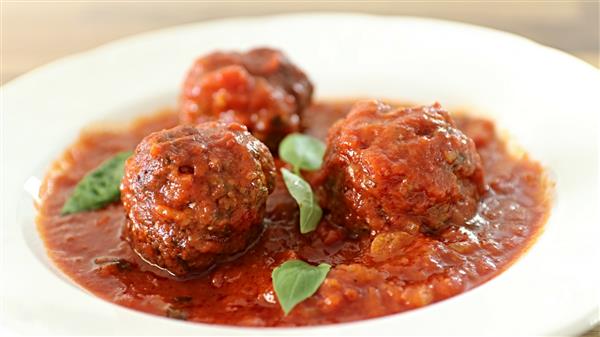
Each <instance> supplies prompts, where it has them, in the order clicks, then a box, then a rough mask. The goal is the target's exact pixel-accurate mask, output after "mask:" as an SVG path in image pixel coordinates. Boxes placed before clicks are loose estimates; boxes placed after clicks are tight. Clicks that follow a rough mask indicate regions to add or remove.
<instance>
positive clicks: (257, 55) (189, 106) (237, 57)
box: [180, 48, 313, 150]
mask: <svg viewBox="0 0 600 337" xmlns="http://www.w3.org/2000/svg"><path fill="white" fill-rule="evenodd" d="M312 92H313V86H312V84H311V83H310V81H309V80H308V78H307V77H306V75H305V74H304V73H303V72H302V70H300V69H299V68H298V67H296V66H295V65H293V64H292V63H291V62H290V61H289V60H288V59H287V58H286V57H285V56H284V55H283V54H282V53H281V52H280V51H277V50H273V49H268V48H260V49H254V50H251V51H249V52H247V53H234V52H231V53H224V52H216V53H212V54H209V55H206V56H204V57H201V58H199V59H198V60H197V61H196V62H195V63H194V65H193V66H192V69H191V70H190V71H189V73H188V75H187V78H186V80H185V82H184V85H183V91H182V94H181V111H180V116H181V120H182V122H184V123H198V122H204V121H209V120H216V119H221V120H224V121H235V122H238V123H240V124H243V125H246V126H247V127H248V129H249V130H250V132H252V134H253V135H254V136H255V137H256V138H258V139H259V140H261V141H263V142H264V143H265V144H267V146H269V148H271V149H273V150H275V149H276V148H277V145H278V144H279V141H280V140H281V139H282V138H283V137H285V135H287V134H289V133H292V132H296V131H299V129H300V113H301V112H302V110H304V108H306V107H307V106H308V105H309V104H310V102H311V96H312Z"/></svg>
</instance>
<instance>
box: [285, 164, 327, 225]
mask: <svg viewBox="0 0 600 337" xmlns="http://www.w3.org/2000/svg"><path fill="white" fill-rule="evenodd" d="M281 174H282V175H283V182H284V183H285V186H286V187H287V189H288V191H289V192H290V194H291V195H292V197H293V198H294V200H296V203H298V207H300V233H302V234H306V233H308V232H312V231H314V230H315V228H317V225H318V224H319V221H321V216H323V210H322V209H321V207H320V206H319V203H318V202H317V199H316V198H315V195H314V193H313V191H312V188H311V187H310V185H309V184H308V183H307V182H306V181H305V180H304V179H302V177H300V176H298V175H296V174H294V173H292V172H290V171H289V170H287V169H284V168H282V169H281Z"/></svg>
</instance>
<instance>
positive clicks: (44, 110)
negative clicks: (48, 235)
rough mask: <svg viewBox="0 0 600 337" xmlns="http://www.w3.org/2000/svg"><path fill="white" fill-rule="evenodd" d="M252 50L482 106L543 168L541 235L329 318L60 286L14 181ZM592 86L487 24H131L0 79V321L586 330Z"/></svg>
mask: <svg viewBox="0 0 600 337" xmlns="http://www.w3.org/2000/svg"><path fill="white" fill-rule="evenodd" d="M57 43H58V42H57ZM261 45H267V46H273V47H277V48H281V49H283V50H285V52H286V53H288V54H289V55H290V57H291V58H292V60H294V61H295V62H297V63H299V65H300V66H301V67H302V68H304V69H305V70H306V71H307V72H308V73H309V75H310V77H311V78H312V80H313V81H314V83H316V86H317V96H318V97H321V98H322V97H355V96H361V97H365V96H369V97H384V98H392V99H398V100H409V101H411V102H417V103H432V102H434V101H436V100H437V101H440V102H441V103H442V104H443V105H445V106H446V107H449V108H450V110H453V109H457V108H465V107H466V108H467V109H468V110H470V111H472V112H474V113H483V114H486V115H489V116H491V117H492V118H494V119H495V120H496V121H497V122H498V123H499V125H500V127H501V128H503V129H505V130H507V131H508V132H509V133H510V134H511V135H512V136H513V137H514V139H516V140H517V142H518V143H520V144H521V145H522V146H523V147H524V148H525V149H526V150H528V151H529V153H530V154H531V155H532V156H533V157H534V158H536V159H538V160H540V161H541V162H542V163H544V165H546V166H547V167H548V168H549V169H550V170H551V171H552V172H553V174H554V176H555V179H556V181H557V188H556V196H557V198H556V202H555V207H554V209H553V210H552V213H551V216H550V219H549V221H548V223H547V225H546V228H545V232H544V233H543V234H542V235H541V237H540V238H539V239H538V241H537V242H536V243H535V244H534V245H533V246H532V248H531V249H530V250H529V251H528V252H527V253H526V254H525V255H524V256H523V257H522V258H521V259H519V260H518V261H517V263H516V264H514V265H513V266H512V267H510V268H509V269H508V270H507V271H506V272H504V273H502V274H501V275H499V276H498V277H496V278H494V279H493V280H491V281H489V282H488V283H486V284H484V285H482V286H480V287H478V288H476V289H474V290H472V291H469V292H467V293H465V294H462V295H459V296H456V297H453V298H451V299H449V300H446V301H443V302H440V303H437V304H434V305H430V306H427V307H425V308H422V309H418V310H414V311H410V312H406V313H401V314H398V315H392V316H386V317H382V318H378V319H372V320H366V321H360V322H354V323H347V324H338V325H330V326H319V327H309V328H296V329H250V328H232V327H224V326H216V325H205V324H195V323H186V322H181V321H177V320H171V319H166V318H160V317H157V316H152V315H147V314H144V313H141V312H137V311H133V310H129V309H126V308H123V307H119V306H117V305H114V304H112V303H108V302H106V301H103V300H100V299H99V298H96V297H94V296H93V295H90V294H88V293H86V292H84V291H81V289H80V288H78V287H73V286H72V285H73V283H72V282H71V281H69V280H68V279H67V278H66V277H63V276H62V275H61V273H60V272H57V271H56V270H55V269H54V267H53V266H52V265H51V263H50V262H49V261H48V258H47V257H46V254H45V252H44V248H43V245H42V243H41V240H40V239H39V236H38V234H37V231H36V229H35V224H34V217H35V210H34V208H33V207H32V205H31V198H30V197H29V196H27V195H26V194H25V193H24V192H22V191H23V184H24V182H25V181H26V180H27V179H28V177H33V179H32V180H29V183H28V184H27V188H28V189H29V190H30V191H31V190H33V192H34V193H35V191H36V180H35V179H36V178H37V179H39V178H41V177H42V175H43V172H44V169H45V168H47V167H48V165H49V163H50V161H51V160H52V158H54V157H56V155H57V154H58V153H60V152H61V151H62V149H63V148H64V147H65V146H66V145H67V144H68V143H69V142H71V141H73V140H74V139H75V137H76V135H77V133H78V132H79V130H80V128H81V127H83V126H85V125H86V124H89V123H91V122H93V121H97V120H102V119H106V118H107V117H110V118H113V119H114V118H115V117H117V118H120V119H128V118H131V117H132V116H135V115H139V114H142V113H149V112H152V111H154V110H156V109H157V108H160V107H163V106H165V105H174V104H175V99H176V94H177V91H178V90H179V87H180V83H181V81H182V79H183V76H184V73H185V71H186V69H187V68H188V67H189V66H190V65H191V63H192V61H193V59H194V58H195V57H196V56H198V55H200V54H203V53H205V52H208V51H212V50H214V49H247V48H250V47H254V46H261ZM599 93H600V75H599V72H598V71H597V70H596V69H594V68H593V67H591V66H589V65H587V64H585V63H583V62H581V61H579V60H577V59H575V58H573V57H571V56H569V55H567V54H564V53H562V52H559V51H557V50H553V49H550V48H547V47H544V46H541V45H538V44H536V43H533V42H531V41H529V40H526V39H523V38H521V37H517V36H514V35H510V34H507V33H503V32H498V31H494V30H490V29H485V28H480V27H475V26H470V25H465V24H458V23H451V22H444V21H437V20H430V19H419V18H407V17H385V18H384V17H374V16H363V15H347V14H339V15H337V14H336V15H333V14H306V15H292V16H276V17H261V18H252V19H233V20H223V21H214V22H208V23H201V24H192V25H187V26H181V27H175V28H171V29H166V30H161V31H157V32H152V33H148V34H142V35H139V36H136V37H132V38H127V39H124V40H120V41H117V42H114V43H110V44H108V45H106V46H103V47H100V48H97V49H94V50H92V51H89V52H86V53H83V54H79V55H75V56H71V57H68V58H65V59H62V60H59V61H57V62H54V63H51V64H49V65H47V66H44V67H42V68H40V69H37V70H35V71H33V72H31V73H29V74H27V75H24V76H22V77H20V78H18V79H16V80H14V81H12V82H10V83H8V84H6V85H5V86H4V87H3V88H2V94H3V100H2V113H3V115H4V116H3V117H4V121H3V123H2V129H3V144H4V153H3V157H2V167H3V170H4V172H3V173H4V174H3V181H2V186H3V191H2V204H3V210H2V226H0V228H1V230H2V253H3V255H2V275H1V280H2V309H3V310H2V314H1V316H0V319H1V324H2V325H3V326H4V328H5V329H7V330H9V331H16V332H21V333H34V334H39V333H51V334H73V333H74V334H196V335H208V334H215V335H223V334H227V335H231V334H236V335H237V334H249V335H272V334H284V333H285V334H298V335H328V336H332V335H340V336H347V335H360V334H373V333H376V334H378V335H384V334H409V335H487V334H509V335H513V334H519V335H547V334H551V335H558V334H560V335H562V334H575V333H579V332H582V331H585V330H586V329H589V328H590V327H591V326H592V325H593V324H595V323H596V322H597V321H598V284H600V280H599V275H598V265H597V261H598V257H599V256H598V248H597V247H598V246H599V244H598V240H599V238H600V233H599V232H600V231H599V227H598V212H597V204H598V191H597V186H598V184H597V183H598V179H597V174H596V173H597V158H598V157H597V142H596V135H597V131H598V128H597V127H598V124H597V122H598V121H597V115H598V112H599V111H598V97H599ZM18 201H20V206H19V209H17V204H18ZM16 213H17V221H15V214H16ZM44 266H46V267H47V268H46V267H44ZM57 276H58V277H57ZM65 281H66V282H65Z"/></svg>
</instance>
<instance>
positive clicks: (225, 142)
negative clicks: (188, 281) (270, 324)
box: [121, 122, 275, 276]
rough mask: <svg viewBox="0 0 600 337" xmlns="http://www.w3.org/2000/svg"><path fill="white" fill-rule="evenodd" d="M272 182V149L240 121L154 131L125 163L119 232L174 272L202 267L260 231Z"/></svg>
mask: <svg viewBox="0 0 600 337" xmlns="http://www.w3.org/2000/svg"><path fill="white" fill-rule="evenodd" d="M274 184H275V164H274V162H273V157H272V156H271V153H270V152H269V150H268V149H267V147H266V146H265V145H264V144H262V143H261V142H260V141H258V140H257V139H256V138H254V137H253V136H252V135H251V134H250V133H249V132H248V131H247V129H246V127H244V126H243V125H240V124H236V123H232V124H222V123H220V122H209V123H204V124H200V125H198V126H195V127H193V126H178V127H175V128H173V129H169V130H163V131H159V132H155V133H152V134H150V135H149V136H147V137H146V138H144V139H143V140H142V142H141V143H140V144H139V145H138V146H137V148H136V150H135V153H134V155H133V156H132V157H131V158H130V159H129V160H128V161H127V163H126V166H125V177H124V178H123V181H122V184H121V199H122V201H123V205H124V207H125V211H126V213H127V224H126V227H125V230H124V232H123V236H124V238H125V239H126V240H127V241H128V242H129V244H130V245H131V247H132V248H133V249H134V250H135V251H136V252H137V253H138V254H140V255H141V256H142V257H143V258H144V259H145V260H147V261H149V262H151V263H153V264H155V265H157V266H159V267H162V268H164V269H166V270H168V271H169V272H171V273H172V274H175V275H177V276H184V275H187V274H190V273H194V272H199V271H202V270H204V269H206V268H208V267H210V266H211V265H212V264H214V263H215V262H218V261H219V260H222V259H226V258H228V257H230V256H232V255H233V254H235V253H238V252H241V251H243V250H244V249H245V248H246V247H248V246H249V245H250V244H251V243H253V242H254V241H255V240H256V239H257V238H258V236H259V234H260V233H261V231H262V221H263V217H264V212H265V205H266V201H267V196H268V195H269V194H270V193H271V192H272V191H273V188H274Z"/></svg>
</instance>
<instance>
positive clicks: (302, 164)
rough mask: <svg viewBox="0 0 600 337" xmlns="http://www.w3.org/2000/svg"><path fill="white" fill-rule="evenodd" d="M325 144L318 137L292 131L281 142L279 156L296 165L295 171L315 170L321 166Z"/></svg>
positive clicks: (297, 172)
mask: <svg viewBox="0 0 600 337" xmlns="http://www.w3.org/2000/svg"><path fill="white" fill-rule="evenodd" d="M324 154H325V144H323V142H321V141H320V140H318V139H317V138H314V137H311V136H307V135H303V134H301V133H292V134H289V135H288V136H287V137H285V138H284V139H283V140H282V141H281V143H280V144H279V158H281V159H283V160H284V161H285V162H286V163H288V164H291V165H292V166H293V167H294V172H295V173H296V174H299V172H300V170H301V169H302V170H307V171H314V170H318V169H319V168H321V165H322V164H323V155H324Z"/></svg>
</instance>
